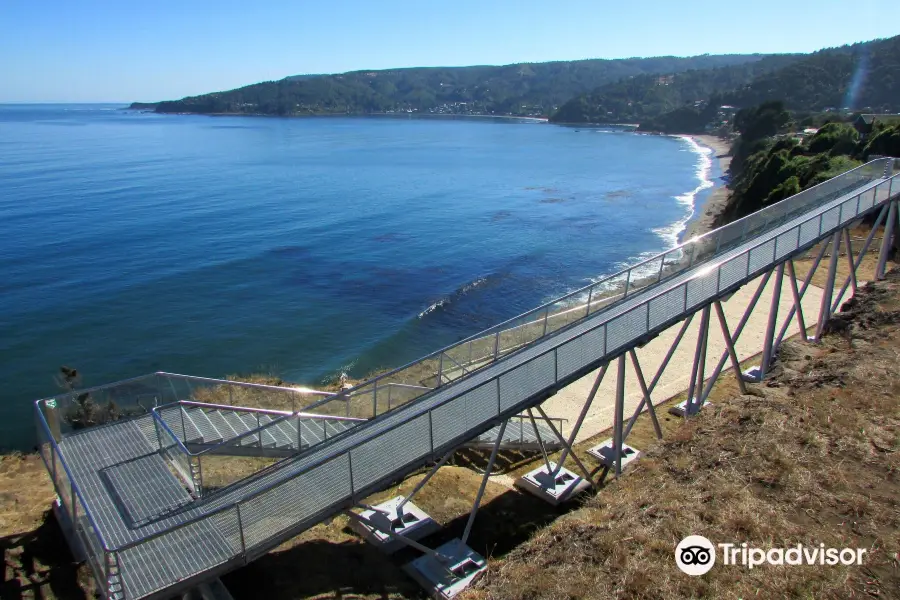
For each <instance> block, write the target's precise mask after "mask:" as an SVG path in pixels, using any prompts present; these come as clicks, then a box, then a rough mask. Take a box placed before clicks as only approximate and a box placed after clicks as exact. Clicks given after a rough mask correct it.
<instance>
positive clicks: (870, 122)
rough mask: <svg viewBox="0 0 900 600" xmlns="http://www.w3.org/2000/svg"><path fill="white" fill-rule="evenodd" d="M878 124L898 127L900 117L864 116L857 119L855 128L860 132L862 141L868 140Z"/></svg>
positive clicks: (854, 123) (854, 122) (854, 124)
mask: <svg viewBox="0 0 900 600" xmlns="http://www.w3.org/2000/svg"><path fill="white" fill-rule="evenodd" d="M876 123H881V124H884V125H898V124H900V115H875V114H863V115H859V116H858V117H856V120H855V121H853V127H854V128H855V129H856V131H858V132H859V137H860V139H863V140H864V139H866V137H868V135H869V134H870V133H872V130H873V129H874V128H875V124H876Z"/></svg>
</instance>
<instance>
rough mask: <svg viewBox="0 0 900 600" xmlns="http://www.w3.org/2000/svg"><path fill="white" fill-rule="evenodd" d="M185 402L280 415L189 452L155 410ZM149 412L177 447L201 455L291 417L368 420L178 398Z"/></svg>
mask: <svg viewBox="0 0 900 600" xmlns="http://www.w3.org/2000/svg"><path fill="white" fill-rule="evenodd" d="M185 404H186V405H188V406H200V407H203V406H209V407H213V408H217V409H224V410H231V411H234V412H249V413H262V414H267V415H280V416H279V417H278V418H277V419H272V420H271V421H269V422H268V423H265V424H263V425H258V426H257V427H254V428H253V429H250V430H248V431H244V432H243V433H239V434H238V435H236V436H234V437H231V438H228V439H227V440H224V441H222V442H219V443H217V444H214V445H212V446H208V447H206V448H204V449H203V450H200V451H197V452H191V451H190V450H188V448H187V446H186V445H185V444H184V443H182V441H181V439H179V438H178V436H177V435H175V433H174V432H173V431H172V429H171V428H170V427H169V426H168V425H167V424H166V422H165V421H164V420H163V418H162V417H161V416H160V415H159V413H158V412H157V410H162V409H164V408H172V407H173V406H181V405H185ZM150 412H152V413H153V418H154V419H156V420H157V421H158V422H159V423H160V424H161V425H162V426H163V427H164V428H165V430H166V431H167V432H168V433H169V434H170V435H171V436H172V437H174V438H175V441H176V442H178V447H179V448H180V449H181V451H182V452H184V453H185V454H186V455H188V456H202V455H204V454H208V453H211V452H213V451H214V450H217V449H219V448H222V447H223V446H233V445H234V442H235V441H237V440H242V439H244V438H248V437H250V436H252V435H254V434H257V433H260V432H262V431H264V430H266V429H268V428H270V427H274V426H275V425H278V424H280V423H283V422H284V421H288V420H290V419H291V418H293V417H298V418H301V419H307V418H308V419H310V420H315V419H318V420H320V421H347V422H354V423H361V422H366V421H368V419H360V418H358V417H338V416H333V417H332V416H330V415H317V414H311V413H306V412H302V411H298V412H296V413H293V412H286V411H280V410H271V409H267V408H245V407H241V406H228V405H226V404H206V403H204V402H194V401H192V400H178V401H176V402H170V403H169V404H163V405H161V406H154V407H153V408H151V409H150Z"/></svg>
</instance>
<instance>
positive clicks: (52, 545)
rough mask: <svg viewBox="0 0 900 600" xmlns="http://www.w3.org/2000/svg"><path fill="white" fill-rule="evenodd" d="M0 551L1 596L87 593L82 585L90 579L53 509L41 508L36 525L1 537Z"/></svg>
mask: <svg viewBox="0 0 900 600" xmlns="http://www.w3.org/2000/svg"><path fill="white" fill-rule="evenodd" d="M0 553H2V555H3V560H4V577H3V579H2V581H0V598H3V600H19V599H20V598H21V599H24V598H47V597H52V598H57V599H60V600H63V599H65V600H69V599H72V600H75V599H79V600H80V599H85V598H88V597H89V596H88V595H86V594H85V592H84V589H90V583H89V582H88V580H87V576H86V575H85V574H84V573H83V572H82V570H81V569H79V565H78V564H77V563H75V562H74V559H73V558H72V554H71V552H70V551H69V545H68V544H67V543H66V539H65V537H64V536H63V533H62V530H61V529H60V527H59V524H58V523H57V521H56V516H55V515H54V514H53V511H52V510H48V511H45V512H44V516H43V519H42V521H41V525H40V526H39V527H38V528H37V529H34V530H32V531H28V532H25V533H21V534H15V535H10V536H6V537H2V538H0ZM82 585H84V588H82ZM91 597H92V596H91Z"/></svg>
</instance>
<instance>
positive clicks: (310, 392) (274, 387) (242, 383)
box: [153, 371, 335, 396]
mask: <svg viewBox="0 0 900 600" xmlns="http://www.w3.org/2000/svg"><path fill="white" fill-rule="evenodd" d="M153 374H154V375H164V376H165V377H174V378H176V379H190V380H192V381H203V382H209V383H219V384H221V383H224V384H228V385H235V386H238V387H245V388H254V389H263V390H273V391H276V392H290V393H292V394H308V395H310V396H334V395H335V392H326V391H324V390H312V389H304V390H303V391H301V390H298V389H296V388H292V387H288V386H282V385H269V384H267V383H250V382H247V381H232V380H231V379H215V378H212V377H198V376H196V375H182V374H180V373H167V372H165V371H156V372H155V373H153Z"/></svg>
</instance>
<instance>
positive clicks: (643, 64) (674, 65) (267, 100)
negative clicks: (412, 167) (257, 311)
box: [156, 55, 763, 116]
mask: <svg viewBox="0 0 900 600" xmlns="http://www.w3.org/2000/svg"><path fill="white" fill-rule="evenodd" d="M762 58H763V56H762V55H715V56H710V55H703V56H694V57H688V58H680V57H673V56H663V57H655V58H626V59H613V60H601V59H596V60H577V61H565V62H548V63H522V64H515V65H506V66H500V67H496V66H473V67H446V68H445V67H435V68H410V69H391V70H386V71H355V72H351V73H343V74H340V75H318V76H316V75H313V76H293V77H287V78H285V79H282V80H280V81H267V82H263V83H257V84H255V85H249V86H246V87H242V88H238V89H236V90H231V91H226V92H215V93H211V94H204V95H201V96H192V97H188V98H183V99H181V100H175V101H168V102H160V103H159V104H158V105H156V110H157V112H163V113H204V114H215V113H232V114H266V115H285V116H287V115H310V114H368V113H381V112H407V111H416V112H425V113H428V112H433V113H450V114H488V115H489V114H492V113H493V114H498V115H522V116H525V115H530V116H539V115H549V114H551V113H552V112H553V111H554V110H555V109H556V108H557V107H558V106H559V105H560V104H562V103H564V102H565V101H566V100H568V99H569V98H571V97H573V96H575V95H578V94H581V93H584V92H586V91H588V90H591V89H594V88H596V87H598V86H601V85H603V84H606V83H610V82H613V81H617V80H619V79H623V78H627V77H635V76H639V75H644V74H649V73H682V72H684V71H688V70H692V69H693V70H697V69H713V68H716V67H724V66H729V65H742V64H746V63H754V62H757V61H759V60H760V59H762Z"/></svg>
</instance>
